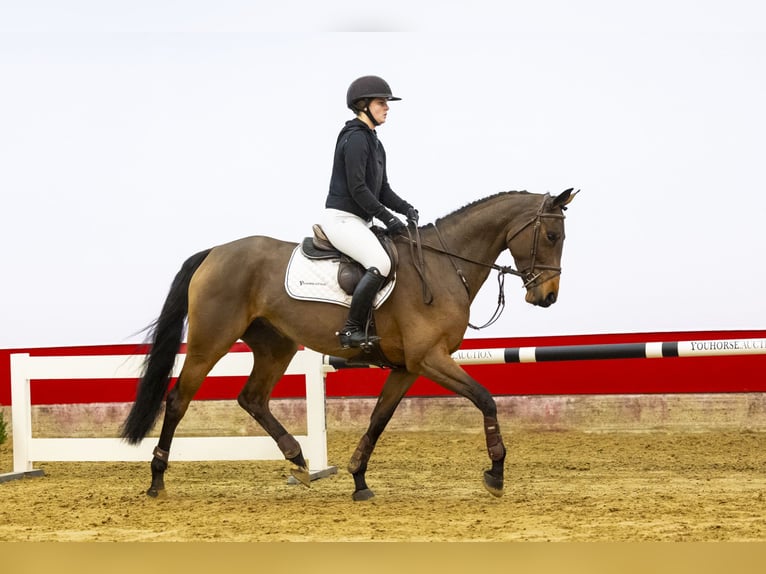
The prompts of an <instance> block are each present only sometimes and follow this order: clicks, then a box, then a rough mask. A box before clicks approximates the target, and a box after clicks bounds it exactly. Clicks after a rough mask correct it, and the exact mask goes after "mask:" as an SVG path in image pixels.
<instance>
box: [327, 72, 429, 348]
mask: <svg viewBox="0 0 766 574" xmlns="http://www.w3.org/2000/svg"><path fill="white" fill-rule="evenodd" d="M400 99H401V98H397V97H394V96H393V95H392V93H391V88H390V87H389V86H388V83H386V81H385V80H383V78H380V77H378V76H363V77H361V78H358V79H356V80H354V81H353V82H352V83H351V85H350V86H349V88H348V92H347V93H346V105H347V106H348V107H349V109H351V111H352V112H354V114H355V115H356V117H355V118H354V119H352V120H349V121H347V122H346V124H345V125H344V126H343V129H342V130H341V131H340V134H339V135H338V140H337V143H336V145H335V157H334V160H333V167H332V176H331V178H330V191H329V193H328V195H327V200H326V202H325V211H324V215H323V217H322V229H323V230H324V232H325V235H326V236H327V238H328V239H329V240H330V242H331V243H332V244H333V245H334V246H335V247H336V248H337V249H338V250H340V251H341V252H343V253H345V254H346V255H348V256H349V257H351V258H352V259H354V260H355V261H357V262H359V263H360V264H361V265H362V266H363V267H364V268H365V269H366V272H365V274H364V275H363V276H362V279H361V280H360V281H359V284H358V285H357V287H356V288H355V289H354V294H353V296H352V299H351V308H350V309H349V312H348V319H347V320H346V324H345V325H344V327H343V328H342V329H341V330H340V331H339V332H338V333H337V334H338V336H339V338H340V344H341V346H342V347H343V348H350V347H360V346H362V345H363V344H364V343H365V342H367V337H366V333H365V323H366V322H367V317H368V316H369V314H370V311H371V309H372V303H373V299H374V298H375V295H376V293H377V292H378V290H379V289H380V288H381V287H382V286H383V283H384V282H385V280H386V278H387V277H388V275H389V273H391V260H390V258H389V257H388V254H387V253H386V251H385V249H383V247H382V246H381V244H380V242H379V240H378V238H377V237H376V236H375V234H374V233H373V232H372V231H371V230H370V226H371V225H372V219H373V217H374V218H376V219H378V220H380V221H381V222H383V223H384V224H385V226H386V229H387V231H388V233H390V234H392V235H393V234H396V233H399V232H401V231H402V230H403V229H404V228H405V225H404V223H403V222H402V220H401V219H399V218H398V217H396V216H395V215H394V214H392V213H391V211H389V210H393V211H396V212H397V213H401V214H402V215H405V216H406V217H407V219H408V220H410V221H414V222H417V220H418V212H417V210H416V209H415V208H414V207H412V205H410V204H409V203H407V202H406V201H405V200H403V199H402V198H401V197H399V196H398V195H397V194H396V193H394V191H393V190H392V189H391V186H390V185H389V184H388V176H387V174H386V152H385V150H384V149H383V145H382V144H381V143H380V141H379V140H378V136H377V133H376V132H375V128H376V127H377V126H379V125H381V124H383V123H384V122H385V121H386V115H387V114H388V102H389V101H395V100H400Z"/></svg>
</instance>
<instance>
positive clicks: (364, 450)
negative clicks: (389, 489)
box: [348, 370, 417, 501]
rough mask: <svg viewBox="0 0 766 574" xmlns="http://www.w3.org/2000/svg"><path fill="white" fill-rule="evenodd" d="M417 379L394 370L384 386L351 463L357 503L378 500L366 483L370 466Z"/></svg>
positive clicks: (354, 497)
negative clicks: (396, 413)
mask: <svg viewBox="0 0 766 574" xmlns="http://www.w3.org/2000/svg"><path fill="white" fill-rule="evenodd" d="M416 378H417V375H413V374H411V373H409V372H407V371H405V370H395V371H391V374H390V375H388V378H387V379H386V382H385V383H384V384H383V389H382V390H381V392H380V396H379V397H378V402H377V403H376V404H375V408H374V409H373V410H372V414H371V415H370V425H369V426H368V427H367V432H365V433H364V436H362V439H361V440H360V441H359V446H357V447H356V450H355V451H354V454H353V455H351V460H350V461H349V463H348V471H349V472H350V473H351V476H353V477H354V494H353V495H352V498H353V499H354V500H357V501H361V500H369V499H371V498H372V497H373V496H375V493H373V492H372V490H370V489H369V488H368V486H367V481H366V479H365V474H366V472H367V463H368V462H369V460H370V456H371V455H372V451H373V450H374V449H375V445H376V444H377V442H378V439H379V438H380V435H381V434H382V433H383V430H384V429H385V428H386V425H387V424H388V421H390V420H391V417H392V416H393V414H394V411H395V410H396V407H397V406H399V403H400V402H401V400H402V397H403V396H404V394H405V393H406V392H407V390H408V389H409V388H410V387H411V386H412V383H414V382H415V379H416Z"/></svg>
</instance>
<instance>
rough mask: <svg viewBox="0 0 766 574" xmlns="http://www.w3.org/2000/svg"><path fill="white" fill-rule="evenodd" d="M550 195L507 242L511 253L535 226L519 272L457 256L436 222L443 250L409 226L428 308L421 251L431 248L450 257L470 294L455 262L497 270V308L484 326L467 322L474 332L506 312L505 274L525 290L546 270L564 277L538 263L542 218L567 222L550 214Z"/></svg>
mask: <svg viewBox="0 0 766 574" xmlns="http://www.w3.org/2000/svg"><path fill="white" fill-rule="evenodd" d="M550 197H551V196H550V194H548V193H546V194H545V195H544V196H543V201H542V202H541V203H540V206H539V207H538V209H537V213H536V214H535V215H534V217H532V218H531V219H530V220H529V221H527V222H526V223H524V224H523V225H521V226H520V227H519V228H518V229H516V230H515V231H514V232H513V233H509V234H508V236H507V239H506V242H505V243H506V246H507V247H508V250H509V251H510V250H511V242H512V241H513V240H514V239H516V237H518V236H519V235H520V234H521V233H522V232H523V231H524V230H525V229H527V228H528V227H530V226H532V228H533V230H534V236H533V238H532V250H531V253H530V265H529V266H528V267H526V268H525V269H523V270H516V269H514V268H513V267H511V266H508V265H498V264H497V263H494V262H493V263H486V262H483V261H476V260H475V259H471V258H470V257H464V256H462V255H459V254H457V253H454V252H453V251H451V250H450V249H449V247H448V246H447V244H446V242H445V241H444V238H443V237H442V234H441V232H440V231H439V228H438V227H437V226H436V223H434V224H433V226H434V230H435V231H436V237H437V238H438V239H439V243H440V244H441V248H439V247H434V246H432V245H423V244H421V242H420V232H419V230H418V228H417V225H414V224H413V227H414V229H415V233H414V235H415V238H414V239H413V237H412V235H413V234H412V233H411V232H410V228H409V226H408V227H407V235H408V236H409V243H410V249H411V250H412V251H414V248H413V244H414V245H415V246H416V247H417V252H418V258H417V259H416V258H415V256H414V252H413V258H412V260H413V263H414V264H415V268H416V269H417V271H418V274H419V275H420V279H421V281H422V283H423V302H424V303H425V304H426V305H430V304H431V302H432V301H433V297H432V296H431V294H430V291H429V290H428V286H427V284H426V278H425V265H424V263H423V257H422V248H425V249H428V250H430V251H434V252H436V253H441V254H443V255H447V257H449V260H450V262H451V263H452V266H453V267H454V268H455V272H456V273H457V275H458V277H459V278H460V281H461V283H462V284H463V287H465V290H466V292H467V293H470V288H469V286H468V280H467V279H466V278H465V274H464V273H463V271H462V270H461V269H460V267H458V265H457V263H456V262H455V259H460V260H462V261H465V262H467V263H473V264H474V265H480V266H482V267H488V268H490V269H494V270H495V271H497V272H498V273H497V283H498V298H497V308H496V309H495V312H494V313H493V314H492V317H490V319H489V320H488V321H487V322H486V323H485V324H484V325H482V326H481V327H476V326H475V325H472V324H471V323H470V322H469V323H468V326H469V327H471V328H472V329H476V330H479V329H484V328H485V327H489V326H490V325H492V324H493V323H495V321H497V320H498V319H499V318H500V315H502V313H503V311H504V310H505V275H506V274H509V275H516V276H517V277H520V278H521V279H522V281H523V282H524V283H523V288H524V289H529V288H530V287H532V286H534V285H536V284H537V282H538V281H539V279H540V277H541V276H542V274H543V271H554V272H555V273H554V275H553V276H554V277H556V276H557V275H560V274H561V267H560V266H555V265H544V264H538V263H537V251H538V244H539V242H540V228H541V227H542V222H543V219H564V218H565V216H564V214H563V213H548V212H546V211H545V205H546V203H547V201H548V199H550Z"/></svg>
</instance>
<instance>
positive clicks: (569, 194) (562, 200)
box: [551, 187, 580, 210]
mask: <svg viewBox="0 0 766 574" xmlns="http://www.w3.org/2000/svg"><path fill="white" fill-rule="evenodd" d="M578 193H580V190H579V189H578V190H577V191H574V188H573V187H570V188H569V189H566V190H564V191H562V192H561V193H559V194H558V195H557V196H556V197H554V198H553V202H552V203H551V206H552V207H560V208H561V209H564V210H566V206H567V205H569V203H570V202H571V201H572V200H573V199H574V197H575V195H577V194H578Z"/></svg>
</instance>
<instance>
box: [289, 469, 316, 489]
mask: <svg viewBox="0 0 766 574" xmlns="http://www.w3.org/2000/svg"><path fill="white" fill-rule="evenodd" d="M290 474H292V475H293V478H295V480H297V481H298V482H300V483H301V484H302V485H303V486H307V487H310V486H311V475H310V474H309V471H308V469H307V468H296V467H293V468H291V469H290Z"/></svg>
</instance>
